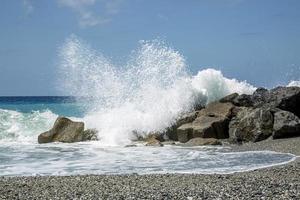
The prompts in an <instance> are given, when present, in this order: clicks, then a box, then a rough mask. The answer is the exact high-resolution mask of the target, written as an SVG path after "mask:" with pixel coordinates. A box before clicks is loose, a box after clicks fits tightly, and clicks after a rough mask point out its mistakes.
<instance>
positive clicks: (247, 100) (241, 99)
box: [232, 94, 253, 107]
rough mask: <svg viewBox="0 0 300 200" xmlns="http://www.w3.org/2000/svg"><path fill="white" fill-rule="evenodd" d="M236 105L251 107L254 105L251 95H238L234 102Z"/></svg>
mask: <svg viewBox="0 0 300 200" xmlns="http://www.w3.org/2000/svg"><path fill="white" fill-rule="evenodd" d="M232 103H233V104H234V105H235V106H242V107H251V106H253V102H252V98H251V95H248V94H241V95H239V96H237V97H236V98H235V99H234V100H233V102H232Z"/></svg>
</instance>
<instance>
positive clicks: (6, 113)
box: [0, 36, 300, 176]
mask: <svg viewBox="0 0 300 200" xmlns="http://www.w3.org/2000/svg"><path fill="white" fill-rule="evenodd" d="M59 60H60V62H59V64H58V67H57V68H58V69H57V71H58V73H57V84H56V86H57V89H58V90H59V91H60V92H61V93H62V94H66V95H67V96H13V97H5V96H3V97H0V176H45V175H57V176H61V175H83V174H132V173H137V174H153V173H195V174H215V173H217V174H226V173H234V172H242V171H249V170H255V169H259V168H264V167H270V166H274V165H281V164H285V163H288V162H291V161H293V160H294V159H295V156H294V155H292V154H286V153H279V152H272V151H246V152H234V151H232V150H231V149H230V148H229V147H223V146H220V147H216V146H205V147H182V146H174V145H165V146H164V147H148V146H145V145H144V144H142V143H137V144H136V146H134V147H126V146H127V145H130V144H133V143H134V140H135V139H136V138H135V137H136V134H134V133H138V134H139V136H146V135H147V134H150V133H152V132H161V133H163V132H164V131H165V130H166V129H167V128H168V127H170V126H172V125H173V124H174V123H175V122H176V120H177V119H179V118H180V117H181V116H182V115H184V114H185V113H188V112H190V111H193V109H194V107H195V106H196V105H199V104H202V105H205V104H207V103H209V102H212V101H215V100H218V99H220V98H221V97H223V96H225V95H228V94H231V93H233V92H237V93H240V94H242V93H244V94H251V93H253V91H255V89H256V87H255V86H252V85H250V84H249V83H247V81H241V80H238V79H232V78H226V77H224V75H223V74H222V72H221V71H219V70H216V69H213V68H205V69H200V70H199V72H198V73H196V74H192V73H190V72H189V67H188V65H187V64H186V61H185V58H184V56H182V55H181V54H180V53H179V52H178V51H176V50H174V49H173V48H171V47H168V46H167V45H166V44H165V43H163V42H161V41H157V40H155V41H141V42H140V44H139V47H138V48H137V49H136V50H135V51H133V52H132V53H131V55H130V56H129V58H128V60H127V61H126V62H122V63H123V64H122V65H120V64H115V63H114V62H113V61H111V59H109V58H107V57H105V56H104V55H103V54H102V53H101V52H99V51H96V50H94V49H92V48H91V47H90V45H88V44H86V43H85V42H84V41H82V40H81V39H79V38H77V37H76V36H71V37H70V38H68V39H67V40H66V42H65V43H64V44H63V45H62V47H61V48H60V51H59ZM292 85H300V84H299V81H297V80H295V81H292V82H291V83H290V84H289V86H292ZM58 116H66V117H69V118H70V119H72V120H74V121H83V122H84V123H85V128H93V129H97V130H98V138H99V141H90V142H78V143H72V144H67V143H48V144H38V142H37V137H38V135H39V134H40V133H43V132H45V131H47V130H49V129H50V128H51V127H52V126H53V124H54V122H55V120H56V119H57V117H58Z"/></svg>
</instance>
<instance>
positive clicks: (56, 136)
mask: <svg viewBox="0 0 300 200" xmlns="http://www.w3.org/2000/svg"><path fill="white" fill-rule="evenodd" d="M86 140H97V131H96V130H92V129H88V130H86V131H84V123H83V122H74V121H72V120H70V119H68V118H66V117H58V118H57V119H56V121H55V123H54V126H53V128H52V129H51V130H49V131H47V132H44V133H42V134H40V135H39V136H38V142H39V143H49V142H66V143H71V142H80V141H86Z"/></svg>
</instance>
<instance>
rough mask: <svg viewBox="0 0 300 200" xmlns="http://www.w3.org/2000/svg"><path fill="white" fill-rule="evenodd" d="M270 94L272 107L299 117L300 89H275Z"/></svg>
mask: <svg viewBox="0 0 300 200" xmlns="http://www.w3.org/2000/svg"><path fill="white" fill-rule="evenodd" d="M270 94H271V97H270V102H271V103H272V104H273V105H275V106H276V107H277V108H280V109H282V110H286V111H290V112H292V113H294V114H295V115H297V116H298V117H300V87H277V88H275V89H272V90H271V91H270Z"/></svg>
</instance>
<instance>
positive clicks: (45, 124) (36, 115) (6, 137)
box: [0, 109, 57, 143]
mask: <svg viewBox="0 0 300 200" xmlns="http://www.w3.org/2000/svg"><path fill="white" fill-rule="evenodd" d="M56 118H57V115H56V114H54V113H52V112H51V111H49V110H47V111H44V112H40V111H33V112H31V113H21V112H17V111H12V110H4V109H0V143H7V142H20V143H35V142H36V138H37V135H38V134H39V133H41V132H44V131H46V130H48V129H49V128H51V127H52V126H53V123H54V121H55V119H56Z"/></svg>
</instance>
